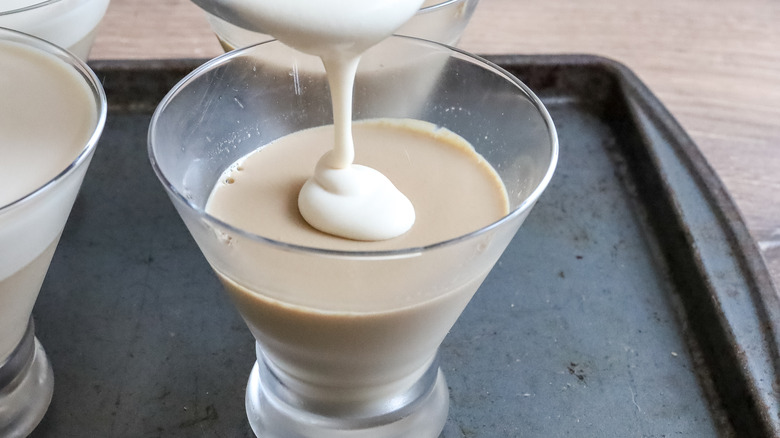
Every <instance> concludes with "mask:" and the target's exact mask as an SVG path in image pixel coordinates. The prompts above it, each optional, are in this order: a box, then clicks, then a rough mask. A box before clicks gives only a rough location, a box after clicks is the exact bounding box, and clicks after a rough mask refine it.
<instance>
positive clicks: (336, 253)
mask: <svg viewBox="0 0 780 438" xmlns="http://www.w3.org/2000/svg"><path fill="white" fill-rule="evenodd" d="M454 1H460V0H454ZM390 39H394V40H397V39H404V40H411V41H415V42H417V43H422V44H427V45H430V46H433V47H436V48H437V49H438V50H444V51H446V52H448V53H449V55H450V57H452V56H453V55H456V56H460V57H462V58H465V59H466V60H468V61H469V62H472V63H474V64H476V65H479V66H480V67H482V68H483V69H487V70H490V71H492V72H493V73H494V74H498V75H499V76H501V77H503V78H504V79H505V80H506V81H507V82H509V83H511V84H513V85H514V86H516V87H517V88H518V89H519V90H520V91H522V92H523V93H524V94H525V95H526V97H527V98H528V100H529V101H530V102H531V103H532V104H533V106H534V108H536V109H537V111H539V114H540V115H541V117H542V119H543V121H544V123H545V126H546V127H547V134H548V138H549V140H550V149H551V150H550V162H549V164H548V166H547V169H546V170H545V174H544V177H543V178H542V180H541V181H540V182H539V184H537V186H536V187H535V188H534V190H533V191H532V192H531V194H530V195H528V196H527V197H526V198H525V199H524V200H523V201H522V202H521V203H520V204H519V205H518V206H517V207H515V208H514V209H512V210H511V211H510V212H509V213H507V214H506V215H504V216H503V217H501V218H500V219H498V220H496V221H494V222H492V223H490V224H488V225H486V226H484V227H482V228H479V229H476V230H474V231H471V232H468V233H465V234H461V235H459V236H455V237H452V238H449V239H445V240H441V241H438V242H434V243H430V244H426V245H422V246H415V247H405V248H398V249H385V250H368V251H366V250H359V251H354V250H336V249H328V248H320V247H314V246H306V245H299V244H293V243H289V242H284V241H281V240H275V239H271V238H268V237H265V236H262V235H259V234H255V233H251V232H249V231H246V230H244V229H241V228H239V227H236V226H234V225H231V224H230V223H228V222H225V221H223V220H221V219H219V218H217V217H215V216H212V215H211V214H209V213H208V212H206V210H205V208H202V207H199V206H198V205H196V204H195V203H194V202H192V201H191V200H190V199H188V198H187V197H186V196H185V195H184V194H183V193H182V192H180V191H179V190H177V189H176V187H175V186H174V185H173V184H172V183H171V181H170V180H169V179H168V178H167V177H166V176H165V173H164V172H163V171H162V169H161V168H160V166H159V164H158V162H157V159H156V158H155V142H154V138H153V137H154V136H153V134H154V132H155V131H156V128H157V125H158V121H159V118H160V115H161V114H162V112H163V111H164V110H165V108H166V107H167V106H168V104H169V103H170V102H171V101H172V100H173V99H174V98H175V97H176V95H177V94H178V93H179V91H181V90H182V89H184V88H185V87H186V86H187V85H188V84H189V83H191V82H192V81H193V80H195V79H197V78H198V77H200V76H201V75H203V74H204V73H206V72H208V71H211V70H212V69H215V68H217V67H219V66H221V65H223V64H225V63H227V62H229V61H231V60H232V59H233V58H238V57H240V56H242V55H246V54H247V53H248V52H251V51H252V50H255V49H257V48H259V47H260V46H263V45H269V44H274V43H275V44H281V43H279V42H278V41H277V40H269V41H264V42H261V43H257V44H253V45H251V46H247V47H244V48H242V49H237V50H233V51H230V52H227V53H224V54H222V55H219V56H217V57H216V58H213V59H211V60H209V61H207V62H206V63H204V64H202V65H201V66H199V67H198V68H196V69H195V70H193V71H192V72H190V73H189V74H188V75H187V76H185V77H184V78H183V79H181V80H180V81H179V82H178V83H176V85H174V86H173V88H171V90H170V91H168V93H167V94H166V95H165V97H163V99H162V100H161V101H160V103H159V104H158V106H157V108H156V109H155V111H154V113H153V115H152V119H151V122H150V123H149V131H148V133H147V153H148V156H149V160H150V162H151V165H152V168H153V170H154V173H155V174H156V175H157V178H158V179H159V180H160V182H162V184H163V187H164V188H165V190H166V192H168V194H169V196H171V195H172V196H171V197H172V198H174V199H175V201H176V202H180V203H182V204H183V205H184V206H186V207H187V208H188V209H190V210H191V211H194V212H195V213H196V214H197V215H198V216H199V217H201V218H203V219H205V220H206V221H207V222H210V223H214V224H216V225H218V226H219V227H220V228H223V229H225V230H226V231H228V232H230V233H234V234H236V235H238V236H241V237H242V238H247V239H249V240H251V241H253V242H256V243H265V244H268V245H272V246H275V247H277V248H280V249H285V250H288V251H296V252H307V253H312V254H318V255H324V256H331V257H347V258H349V257H352V258H374V257H376V258H387V257H393V258H404V257H410V256H416V255H419V254H421V253H423V252H427V251H430V250H433V249H437V248H441V247H447V246H451V245H454V244H457V243H459V242H462V241H464V240H469V239H473V238H476V237H479V236H481V235H483V234H485V233H487V232H489V231H491V230H493V229H495V228H498V227H500V226H501V225H502V224H504V223H506V222H509V221H511V220H512V219H514V218H515V217H517V216H520V215H522V214H523V213H524V212H525V211H527V210H528V209H529V208H531V206H533V205H534V203H535V202H536V201H537V199H538V198H539V197H540V196H541V194H542V192H544V190H545V188H546V187H547V185H548V184H549V182H550V180H551V179H552V176H553V173H554V171H555V167H556V165H557V162H558V149H559V145H558V135H557V132H556V130H555V125H554V123H553V120H552V117H551V116H550V114H549V112H548V111H547V108H545V106H544V104H543V103H542V101H541V99H539V97H538V96H536V94H534V93H533V91H531V89H530V88H528V86H527V85H525V84H524V83H523V82H521V81H520V80H519V79H517V78H516V77H515V76H514V75H512V74H511V73H509V72H508V71H506V70H504V69H503V68H501V67H500V66H498V65H496V64H495V63H493V62H490V61H488V60H486V59H484V58H482V57H480V56H477V55H474V54H471V53H468V52H466V51H464V50H461V49H458V48H456V47H451V46H448V45H445V44H442V43H438V42H434V41H429V40H424V39H421V38H416V37H410V36H404V35H393V36H391V37H390ZM290 50H293V49H290Z"/></svg>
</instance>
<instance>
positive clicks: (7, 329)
mask: <svg viewBox="0 0 780 438" xmlns="http://www.w3.org/2000/svg"><path fill="white" fill-rule="evenodd" d="M58 241H59V236H57V238H56V239H54V241H53V242H51V244H50V245H49V246H48V247H47V248H46V249H45V250H44V251H43V252H42V253H41V254H40V255H38V257H36V258H35V259H34V260H33V261H31V262H30V263H29V264H28V265H27V266H25V267H23V268H22V269H20V270H19V271H17V272H16V273H15V274H13V275H11V276H10V277H8V278H5V279H0V314H1V315H2V318H0V333H2V336H0V359H3V358H5V357H6V356H8V355H9V354H11V352H12V351H13V350H14V348H16V346H17V345H18V344H19V342H20V341H21V340H22V336H24V332H25V330H27V322H28V320H29V319H30V313H32V309H33V306H34V305H35V299H36V298H37V297H38V290H40V288H41V285H42V284H43V279H44V277H45V276H46V270H47V269H48V267H49V263H50V262H51V258H52V256H53V255H54V250H55V249H56V248H57V242H58ZM19 291H25V293H19ZM0 363H2V360H0Z"/></svg>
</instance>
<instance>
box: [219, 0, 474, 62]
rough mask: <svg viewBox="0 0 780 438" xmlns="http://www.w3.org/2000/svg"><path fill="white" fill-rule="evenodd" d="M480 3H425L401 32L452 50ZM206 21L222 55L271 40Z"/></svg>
mask: <svg viewBox="0 0 780 438" xmlns="http://www.w3.org/2000/svg"><path fill="white" fill-rule="evenodd" d="M478 1H479V0H426V1H425V3H423V6H422V7H421V8H420V10H419V11H418V12H417V14H415V15H414V17H412V18H411V19H410V20H409V21H408V22H407V23H406V24H405V25H404V26H403V27H402V28H401V29H399V30H398V32H396V33H398V34H400V35H408V36H413V37H417V38H422V39H426V40H431V41H437V42H440V43H444V44H447V45H451V46H455V45H457V43H458V41H459V40H460V37H461V35H462V34H463V31H464V29H466V25H467V24H468V22H469V20H470V19H471V15H472V14H473V13H474V9H475V8H476V7H477V3H478ZM206 19H207V20H208V22H209V24H210V25H211V29H212V30H213V31H214V33H215V34H216V35H217V38H218V39H219V42H220V44H221V45H222V48H223V49H225V51H230V50H234V49H236V48H238V47H246V46H250V45H252V44H257V43H260V42H263V41H268V40H271V39H273V38H272V37H271V36H269V35H266V34H262V33H259V32H253V31H250V30H247V29H244V28H242V27H239V26H236V25H235V24H232V23H230V22H228V21H225V20H224V19H222V18H220V17H217V16H216V15H214V14H211V13H208V12H206Z"/></svg>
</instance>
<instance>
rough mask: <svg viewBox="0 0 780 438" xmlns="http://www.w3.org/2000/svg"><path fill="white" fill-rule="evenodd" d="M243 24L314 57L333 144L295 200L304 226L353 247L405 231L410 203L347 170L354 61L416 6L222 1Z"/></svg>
mask: <svg viewBox="0 0 780 438" xmlns="http://www.w3.org/2000/svg"><path fill="white" fill-rule="evenodd" d="M219 3H220V4H221V5H222V6H223V7H226V8H230V9H232V10H233V13H234V14H237V15H240V16H241V18H242V20H243V21H244V22H248V23H252V25H253V27H255V28H257V29H263V31H264V32H265V33H268V34H270V35H272V36H274V37H275V38H277V39H278V40H280V41H281V42H283V43H285V44H287V45H288V46H290V47H292V48H294V49H296V50H299V51H301V52H304V53H308V54H311V55H315V56H319V57H320V59H322V62H323V64H324V66H325V71H326V73H327V75H328V83H329V85H330V92H331V99H332V104H333V124H334V127H335V139H334V140H335V143H334V147H333V150H331V151H330V152H329V153H327V154H325V155H324V156H323V157H322V158H321V159H320V161H319V163H318V164H317V166H316V168H315V169H314V175H313V176H312V178H310V179H309V180H308V181H307V182H306V184H304V186H303V188H302V189H301V192H300V194H299V197H298V208H299V210H300V213H301V215H302V216H303V218H304V219H305V220H306V222H308V223H309V225H311V226H313V227H314V228H317V229H318V230H320V231H323V232H326V233H329V234H333V235H337V236H340V237H345V238H349V239H354V240H384V239H389V238H393V237H397V236H400V235H401V234H403V233H405V232H406V231H408V230H409V229H410V228H411V227H412V225H413V224H414V220H415V213H414V207H413V206H412V204H411V202H410V201H409V200H408V198H406V196H404V195H403V194H402V193H401V192H400V191H398V189H397V188H396V187H395V186H394V185H393V184H392V182H390V180H388V179H387V178H386V177H385V176H384V175H382V174H381V173H379V172H378V171H376V170H374V169H371V168H368V167H365V166H361V165H357V164H354V163H353V161H354V157H355V150H354V145H353V143H352V130H351V128H352V127H351V124H352V88H353V84H354V80H355V74H356V71H357V67H358V63H359V62H360V56H361V54H362V53H363V52H364V51H365V50H367V49H368V48H370V47H371V46H373V45H375V44H377V43H379V42H380V41H382V40H383V39H385V38H387V37H388V36H390V35H391V34H392V33H393V32H394V31H396V30H397V29H398V28H400V27H401V26H402V25H403V24H404V23H405V22H406V21H407V20H409V19H410V18H411V17H412V16H413V15H414V14H415V13H416V12H417V10H418V9H419V8H420V6H421V5H422V3H423V0H252V1H247V0H221V1H220V2H219Z"/></svg>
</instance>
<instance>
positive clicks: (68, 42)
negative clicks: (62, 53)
mask: <svg viewBox="0 0 780 438" xmlns="http://www.w3.org/2000/svg"><path fill="white" fill-rule="evenodd" d="M0 3H1V4H0V27H5V28H8V29H14V30H18V31H20V32H24V33H28V34H30V35H35V36H37V37H38V38H43V39H45V40H46V41H49V42H51V43H53V44H56V45H58V46H60V47H63V48H65V49H67V50H69V51H70V52H71V53H73V54H74V55H76V56H78V57H79V58H81V59H82V60H85V61H86V59H87V57H88V56H89V51H90V49H91V48H92V42H93V41H94V39H95V33H96V31H97V27H98V24H99V23H100V21H101V20H102V19H103V16H104V15H105V13H106V10H107V9H108V3H109V0H3V1H2V2H0Z"/></svg>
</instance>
